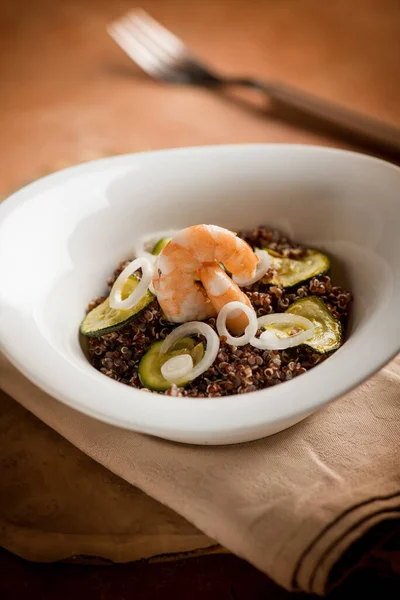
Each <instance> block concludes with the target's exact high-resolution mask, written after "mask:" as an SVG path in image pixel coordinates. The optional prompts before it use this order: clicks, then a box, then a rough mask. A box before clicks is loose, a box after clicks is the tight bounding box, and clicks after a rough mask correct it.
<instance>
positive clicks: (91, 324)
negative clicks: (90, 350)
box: [80, 275, 154, 337]
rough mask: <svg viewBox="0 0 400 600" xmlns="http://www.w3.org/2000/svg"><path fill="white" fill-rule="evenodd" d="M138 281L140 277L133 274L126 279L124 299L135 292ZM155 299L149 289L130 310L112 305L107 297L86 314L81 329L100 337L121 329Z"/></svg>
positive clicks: (88, 334)
mask: <svg viewBox="0 0 400 600" xmlns="http://www.w3.org/2000/svg"><path fill="white" fill-rule="evenodd" d="M138 283H139V279H138V278H137V277H135V276H134V275H131V276H130V277H129V278H128V279H127V280H126V282H125V284H124V287H123V288H122V294H121V295H122V299H123V300H125V298H127V297H128V296H129V295H130V294H131V293H132V292H133V290H134V289H135V288H136V286H137V285H138ZM153 300H154V296H153V294H152V293H151V292H149V290H147V292H146V293H145V295H144V296H143V298H142V299H141V300H140V301H139V302H138V303H137V304H136V305H135V306H132V308H129V309H128V310H117V309H115V308H111V307H110V301H109V298H107V299H106V300H104V302H102V303H101V304H99V306H96V307H95V308H93V310H91V311H90V312H89V313H88V314H87V315H86V317H85V318H84V319H83V321H82V323H81V328H80V331H81V333H82V334H83V335H86V336H88V337H99V336H101V335H104V334H106V333H111V332H112V331H117V329H121V327H124V325H127V324H128V323H130V322H131V321H133V320H134V319H136V318H137V317H138V315H139V314H140V313H141V312H142V310H143V309H144V308H146V306H147V305H148V304H150V302H152V301H153Z"/></svg>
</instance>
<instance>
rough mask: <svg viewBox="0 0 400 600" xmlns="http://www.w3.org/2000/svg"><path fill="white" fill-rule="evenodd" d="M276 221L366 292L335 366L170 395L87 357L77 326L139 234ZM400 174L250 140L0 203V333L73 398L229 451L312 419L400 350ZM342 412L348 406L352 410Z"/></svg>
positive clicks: (19, 361) (90, 171)
mask: <svg viewBox="0 0 400 600" xmlns="http://www.w3.org/2000/svg"><path fill="white" fill-rule="evenodd" d="M204 222H205V223H215V224H218V225H222V226H224V227H228V228H231V229H233V230H238V229H242V228H253V227H255V226H256V225H258V224H261V223H266V224H270V225H272V226H275V227H278V228H280V229H282V230H283V231H285V232H287V233H289V234H290V235H292V236H293V237H294V238H295V239H296V240H299V241H301V242H304V243H305V244H310V245H312V246H314V247H319V248H321V249H325V250H326V251H327V252H329V253H330V254H331V255H332V257H333V263H334V264H333V272H334V276H335V278H336V280H338V281H339V282H341V283H345V284H346V285H347V286H348V287H349V288H350V289H351V290H352V292H353V293H354V296H355V302H354V305H353V308H352V319H351V324H350V328H349V331H348V339H347V341H346V342H345V344H344V345H343V347H342V348H340V349H339V350H338V352H336V353H335V354H334V355H333V356H332V357H330V358H329V359H328V360H327V361H325V362H324V363H322V364H321V365H319V366H317V367H315V368H314V369H312V370H311V371H309V372H307V373H306V374H304V375H302V376H301V377H298V378H296V379H294V380H292V381H289V382H286V383H284V384H281V385H278V386H275V387H273V388H270V389H266V390H262V391H258V392H253V393H250V394H243V395H238V396H230V397H227V398H210V399H195V398H170V397H168V398H167V397H165V396H162V395H157V394H149V393H146V392H141V391H139V390H136V389H133V388H131V387H128V386H125V385H122V384H121V383H117V382H115V381H113V380H111V379H109V378H107V377H105V376H104V375H102V374H101V373H99V372H98V371H96V370H95V369H94V368H93V367H92V366H91V365H90V364H89V363H88V361H87V360H86V358H85V356H84V353H83V351H82V349H81V346H80V342H79V336H78V328H79V324H80V321H81V319H82V317H83V315H84V311H85V306H86V305H87V303H88V301H89V300H90V299H92V298H93V297H95V296H97V295H100V294H101V293H102V292H103V291H104V282H105V280H106V279H107V277H108V275H109V274H110V272H111V271H112V270H113V269H114V267H115V265H116V264H117V263H118V261H120V260H121V259H124V258H126V257H129V256H130V255H131V254H132V246H133V242H134V239H135V236H136V235H137V234H139V233H140V234H143V233H145V232H150V231H152V230H156V229H169V228H180V227H185V226H187V225H190V224H194V223H204ZM399 225H400V169H398V168H396V167H394V166H393V165H390V164H387V163H385V162H382V161H380V160H375V159H373V158H370V157H366V156H362V155H358V154H353V153H350V152H342V151H338V150H331V149H326V148H315V147H310V146H286V145H249V146H227V147H223V146H220V147H210V148H192V149H180V150H167V151H162V152H150V153H144V154H132V155H127V156H119V157H115V158H110V159H106V160H99V161H95V162H91V163H87V164H84V165H80V166H77V167H73V168H71V169H66V170H64V171H61V172H59V173H56V174H54V175H51V176H49V177H45V178H44V179H41V180H39V181H37V182H36V183H34V184H32V185H29V186H27V187H26V188H24V189H22V190H21V191H19V192H17V193H16V194H14V195H13V196H12V197H11V198H9V199H8V200H7V201H6V202H4V203H3V204H2V205H1V207H0V273H1V289H0V309H1V313H0V314H1V320H0V339H1V344H2V348H3V351H4V353H5V354H6V356H7V357H8V358H9V359H10V360H11V361H12V362H13V363H14V364H15V365H16V366H17V367H18V368H19V369H20V370H21V371H22V372H23V373H24V374H25V375H26V376H27V377H28V378H29V379H31V380H32V381H33V382H34V383H35V384H37V385H38V386H39V387H41V388H43V389H44V390H45V391H46V392H48V393H50V394H52V395H53V396H54V397H55V398H57V399H58V400H60V401H61V402H65V403H66V404H68V405H69V406H72V407H74V408H75V409H77V410H79V411H81V412H83V413H86V414H88V415H91V416H92V417H95V418H97V419H100V420H102V421H106V422H108V423H112V424H115V425H119V426H121V427H124V428H128V429H133V430H135V431H140V432H144V433H149V434H153V435H156V436H160V437H164V438H167V439H171V440H177V441H181V442H188V443H195V444H227V443H234V442H243V441H248V440H253V439H257V438H260V437H263V436H267V435H270V434H272V433H275V432H277V431H280V430H282V429H284V428H286V427H289V426H290V425H293V424H294V423H296V422H297V421H300V420H301V419H303V418H304V417H306V416H307V415H309V414H310V413H312V412H313V411H315V410H316V409H317V408H319V407H321V406H323V405H324V404H326V403H328V402H330V401H332V400H333V399H335V398H337V397H338V396H340V395H341V394H344V393H345V392H347V391H348V390H350V389H352V388H353V387H355V386H357V385H358V384H360V383H361V382H362V381H363V380H365V379H366V378H368V377H369V376H370V375H372V374H373V373H374V372H375V371H376V370H377V369H379V368H380V367H382V366H383V365H384V364H385V363H386V362H388V361H389V360H390V359H391V358H392V357H393V356H394V355H395V354H396V353H397V352H398V351H399V349H400V318H399V312H400V236H399ZM337 410H340V404H338V406H337Z"/></svg>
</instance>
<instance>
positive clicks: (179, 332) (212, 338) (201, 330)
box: [160, 321, 220, 384]
mask: <svg viewBox="0 0 400 600" xmlns="http://www.w3.org/2000/svg"><path fill="white" fill-rule="evenodd" d="M193 334H198V335H204V337H205V338H206V341H207V346H206V350H205V352H204V356H203V358H202V359H201V361H200V362H199V363H197V365H195V366H194V367H193V369H192V370H191V371H189V372H187V373H186V374H185V376H184V377H183V378H182V379H181V380H179V381H175V382H174V383H176V384H178V383H179V382H180V383H183V382H186V381H192V380H193V379H196V377H199V375H201V374H202V373H204V371H207V369H209V368H210V367H211V365H212V364H213V362H214V360H215V359H216V358H217V354H218V350H219V344H220V342H219V337H218V336H217V334H216V333H215V331H214V329H213V328H212V327H210V326H209V325H207V323H202V322H201V321H191V322H189V323H184V324H183V325H180V326H179V327H176V328H175V329H174V330H173V331H171V333H170V334H169V335H167V337H166V338H165V340H164V341H163V343H162V344H161V348H160V354H165V353H166V352H168V350H169V349H170V348H171V347H172V346H173V345H174V344H175V342H177V341H178V340H179V339H180V338H183V337H185V336H187V335H193ZM168 362H169V361H168ZM165 364H167V363H165ZM164 366H165V365H164Z"/></svg>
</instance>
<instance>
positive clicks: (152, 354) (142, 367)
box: [139, 337, 204, 392]
mask: <svg viewBox="0 0 400 600" xmlns="http://www.w3.org/2000/svg"><path fill="white" fill-rule="evenodd" d="M163 341H164V340H160V341H157V342H154V343H153V344H152V345H151V346H150V348H149V349H148V350H147V352H146V353H145V354H144V355H143V356H142V358H141V360H140V363H139V379H140V382H141V384H142V385H143V386H144V387H145V388H148V389H149V390H153V391H154V392H165V391H167V390H169V389H170V388H171V387H172V384H171V382H169V381H167V380H166V379H164V377H163V376H162V374H161V367H162V365H163V364H164V363H165V362H166V361H167V360H168V359H170V358H172V357H173V356H177V355H179V354H190V355H191V356H192V358H193V359H194V362H195V364H197V363H198V362H199V361H200V360H201V359H202V358H203V356H204V346H203V343H202V342H200V343H198V344H196V342H195V340H194V339H193V338H190V337H185V338H182V339H181V340H179V341H178V342H177V343H176V344H175V346H174V349H173V350H172V351H169V352H167V354H165V355H163V357H162V358H160V348H161V345H162V343H163ZM187 383H189V382H187ZM187 383H186V384H180V387H184V386H185V385H187Z"/></svg>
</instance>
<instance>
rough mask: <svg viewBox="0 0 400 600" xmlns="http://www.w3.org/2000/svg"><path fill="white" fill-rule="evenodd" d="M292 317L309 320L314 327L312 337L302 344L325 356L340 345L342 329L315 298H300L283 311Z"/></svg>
mask: <svg viewBox="0 0 400 600" xmlns="http://www.w3.org/2000/svg"><path fill="white" fill-rule="evenodd" d="M285 312H287V313H290V314H292V315H300V316H302V317H306V318H307V319H310V321H311V322H312V324H313V325H314V332H315V333H314V335H313V337H312V338H310V339H309V340H307V341H306V342H304V343H305V344H306V345H307V346H310V348H312V349H313V350H315V351H316V352H319V353H320V354H326V353H327V352H332V351H333V350H337V348H339V346H340V345H341V343H342V339H343V328H342V325H341V323H340V321H338V320H337V319H336V318H335V317H334V316H333V314H332V313H331V311H330V310H329V308H328V307H327V306H326V304H325V302H323V301H322V300H321V299H320V298H317V296H308V297H307V298H301V299H300V300H297V301H296V302H294V303H293V304H291V305H290V306H289V308H288V309H287V310H286V311H285Z"/></svg>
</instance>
